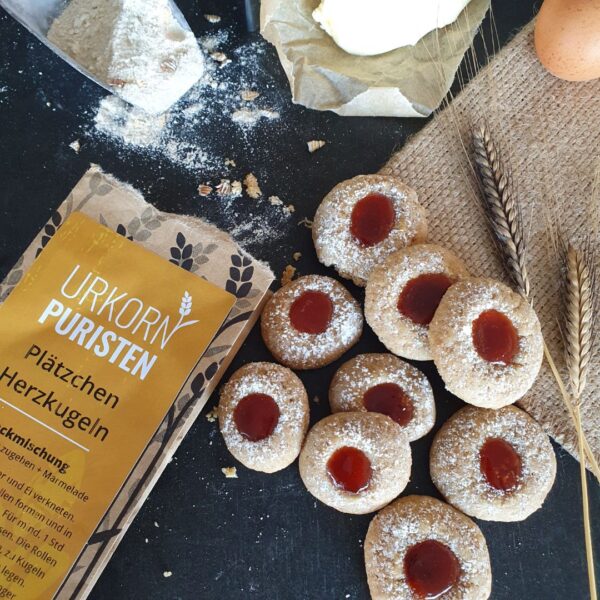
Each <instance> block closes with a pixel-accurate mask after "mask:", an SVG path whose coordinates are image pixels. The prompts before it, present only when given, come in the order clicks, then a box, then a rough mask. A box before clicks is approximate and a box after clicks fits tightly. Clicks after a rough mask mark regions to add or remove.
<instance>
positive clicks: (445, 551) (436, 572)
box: [404, 540, 460, 600]
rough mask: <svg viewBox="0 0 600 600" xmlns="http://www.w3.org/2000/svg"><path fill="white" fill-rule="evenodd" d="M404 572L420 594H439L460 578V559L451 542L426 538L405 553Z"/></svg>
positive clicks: (420, 596) (411, 586)
mask: <svg viewBox="0 0 600 600" xmlns="http://www.w3.org/2000/svg"><path fill="white" fill-rule="evenodd" d="M404 573H405V575H406V581H407V583H408V585H409V586H410V588H411V589H412V591H413V592H414V593H415V595H416V596H418V597H419V598H427V599H428V600H430V599H433V598H439V597H440V596H442V595H443V594H445V593H446V592H448V591H449V590H450V589H452V588H453V587H454V586H455V585H456V583H457V582H458V578H459V577H460V563H459V562H458V558H456V555H455V554H454V552H452V550H450V548H448V546H446V545H445V544H442V543H441V542H438V541H436V540H425V541H424V542H420V543H419V544H415V545H414V546H411V547H410V548H409V549H408V551H407V552H406V555H405V556H404Z"/></svg>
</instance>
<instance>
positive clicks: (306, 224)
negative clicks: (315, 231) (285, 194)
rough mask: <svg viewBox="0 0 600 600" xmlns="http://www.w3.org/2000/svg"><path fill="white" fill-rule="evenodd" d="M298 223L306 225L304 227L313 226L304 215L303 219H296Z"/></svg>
mask: <svg viewBox="0 0 600 600" xmlns="http://www.w3.org/2000/svg"><path fill="white" fill-rule="evenodd" d="M298 225H304V227H306V229H312V227H313V222H312V221H311V220H310V219H307V218H306V217H305V218H304V219H302V220H301V221H298Z"/></svg>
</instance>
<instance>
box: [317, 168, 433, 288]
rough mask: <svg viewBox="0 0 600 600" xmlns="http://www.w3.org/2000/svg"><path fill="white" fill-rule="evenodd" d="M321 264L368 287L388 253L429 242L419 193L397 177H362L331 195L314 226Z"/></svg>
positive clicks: (335, 189) (337, 188) (318, 212)
mask: <svg viewBox="0 0 600 600" xmlns="http://www.w3.org/2000/svg"><path fill="white" fill-rule="evenodd" d="M312 232H313V240H314V243H315V248H316V250H317V256H318V257H319V260H320V261H321V262H322V263H323V264H324V265H326V266H328V267H329V266H334V267H335V269H336V270H337V271H338V273H339V274H340V275H341V276H342V277H345V278H346V279H352V280H353V281H354V283H356V285H361V286H364V285H365V284H366V283H367V279H368V278H369V274H370V273H371V270H372V269H373V267H374V266H375V265H376V264H379V263H380V262H381V261H382V260H383V259H384V258H385V257H386V256H387V255H388V254H390V253H391V252H394V250H397V249H398V248H403V247H404V246H408V245H409V244H415V243H419V242H424V241H425V240H426V239H427V221H426V217H425V209H424V208H423V207H422V206H421V205H420V204H419V202H418V201H417V193H416V192H415V191H414V190H412V189H411V188H409V187H408V186H406V185H404V184H403V183H402V182H401V181H400V180H398V179H396V178H395V177H389V176H384V175H359V176H358V177H355V178H354V179H350V180H348V181H344V182H342V183H340V184H339V185H337V186H336V187H334V188H333V190H331V192H329V194H327V196H325V198H324V199H323V202H322V203H321V205H320V206H319V208H318V209H317V213H316V215H315V219H314V223H313V228H312Z"/></svg>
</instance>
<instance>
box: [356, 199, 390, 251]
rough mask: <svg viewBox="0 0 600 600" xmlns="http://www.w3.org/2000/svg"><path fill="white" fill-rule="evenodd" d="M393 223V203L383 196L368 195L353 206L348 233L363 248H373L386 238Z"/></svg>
mask: <svg viewBox="0 0 600 600" xmlns="http://www.w3.org/2000/svg"><path fill="white" fill-rule="evenodd" d="M395 221H396V212H395V211H394V204H393V202H392V201H391V200H390V199H389V198H388V197H387V196H384V195H383V194H377V193H374V194H369V195H368V196H365V197H364V198H363V199H362V200H359V201H358V202H357V203H356V204H355V205H354V209H353V210H352V216H351V217H350V233H351V234H352V235H353V236H354V238H355V239H356V240H358V241H359V242H360V243H361V244H362V245H363V246H374V245H375V244H379V242H383V240H385V238H387V236H388V235H389V234H390V231H391V230H392V227H393V226H394V222H395Z"/></svg>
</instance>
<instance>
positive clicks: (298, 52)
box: [261, 0, 490, 117]
mask: <svg viewBox="0 0 600 600" xmlns="http://www.w3.org/2000/svg"><path fill="white" fill-rule="evenodd" d="M398 1H399V0H398ZM417 1H418V0H417ZM318 5H319V0H263V1H262V5H261V33H262V34H263V36H264V37H265V38H266V39H267V40H268V41H269V42H271V43H272V44H273V45H274V46H275V48H276V49H277V54H278V55H279V60H280V61H281V64H282V65H283V68H284V70H285V73H286V75H287V77H288V79H289V81H290V87H291V89H292V96H293V99H294V102H296V103H297V104H302V105H304V106H306V107H308V108H314V109H316V110H331V111H333V112H335V113H337V114H339V115H342V116H356V117H427V116H429V115H430V114H431V113H432V112H433V111H434V110H435V109H436V108H437V107H438V106H439V104H440V103H441V101H442V100H443V98H444V96H445V95H446V94H447V92H448V90H449V89H450V86H451V85H452V81H453V80H454V75H455V73H456V70H457V69H458V66H459V64H460V62H461V60H462V58H463V55H464V53H465V52H466V51H467V49H468V48H469V46H470V45H471V42H472V41H473V37H474V36H475V33H476V31H477V29H478V28H479V25H480V24H481V21H482V20H483V18H484V16H485V13H486V12H487V10H488V8H489V6H490V0H471V2H470V3H469V4H468V5H467V6H466V8H465V9H464V10H463V12H462V13H461V14H460V16H459V17H458V19H457V20H456V21H455V22H454V23H451V24H450V25H448V26H447V27H444V28H443V29H438V30H435V31H432V32H430V33H429V34H427V35H426V36H425V37H424V38H423V39H421V40H420V41H419V42H418V43H417V44H416V45H415V46H406V47H404V48H398V49H397V50H393V51H392V52H387V53H386V54H381V55H379V56H353V55H352V54H348V53H347V52H345V51H344V50H342V49H341V48H339V47H338V46H337V45H336V43H335V42H334V41H333V39H332V38H331V37H329V35H328V34H327V33H325V31H324V30H323V29H321V27H320V26H319V24H318V23H317V22H316V21H315V20H314V19H313V18H312V12H313V10H314V9H315V8H316V7H317V6H318ZM368 5H369V3H368V2H365V10H368Z"/></svg>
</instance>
